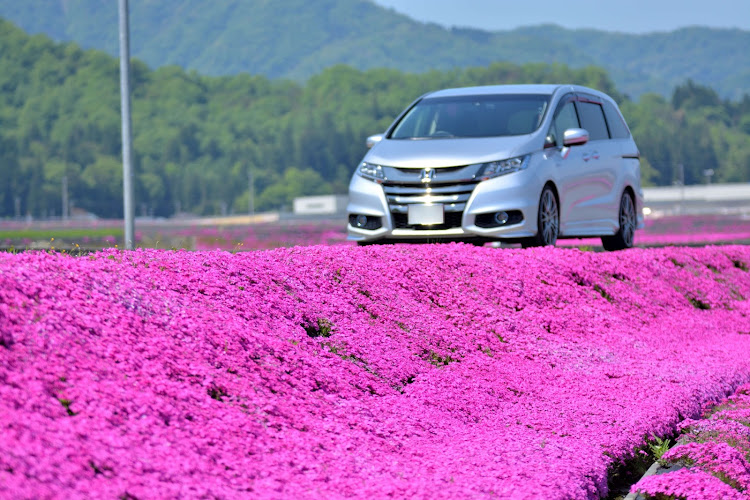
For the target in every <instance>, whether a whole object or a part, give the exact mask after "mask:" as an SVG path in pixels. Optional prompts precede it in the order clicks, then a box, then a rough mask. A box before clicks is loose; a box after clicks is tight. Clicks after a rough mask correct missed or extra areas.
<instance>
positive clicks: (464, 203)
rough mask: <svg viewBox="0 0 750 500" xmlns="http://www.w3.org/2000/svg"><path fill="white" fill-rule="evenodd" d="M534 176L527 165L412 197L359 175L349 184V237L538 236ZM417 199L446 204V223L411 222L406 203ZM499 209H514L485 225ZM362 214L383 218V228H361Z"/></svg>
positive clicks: (471, 238)
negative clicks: (496, 222) (502, 220)
mask: <svg viewBox="0 0 750 500" xmlns="http://www.w3.org/2000/svg"><path fill="white" fill-rule="evenodd" d="M534 180H535V179H534V178H533V174H532V173H531V172H530V171H529V169H527V170H522V171H520V172H515V173H512V174H508V175H504V176H500V177H496V178H494V179H489V180H486V181H478V182H471V183H464V184H463V185H461V186H460V189H459V187H456V189H455V190H454V191H455V192H456V194H450V193H448V194H446V193H445V192H446V191H451V189H450V187H451V186H450V185H447V184H435V185H434V188H435V189H434V191H436V193H435V194H434V195H429V194H428V195H421V196H413V197H409V196H399V195H398V194H393V191H394V189H395V187H394V186H389V184H388V183H387V182H386V183H385V184H378V183H376V182H373V181H371V180H368V179H365V178H363V177H361V176H359V175H356V174H355V175H354V176H353V177H352V180H351V183H350V185H349V205H348V206H347V212H348V213H349V214H350V222H349V224H348V239H349V240H353V241H358V242H376V241H385V242H390V241H405V242H406V241H436V240H440V241H493V240H508V241H513V240H518V239H522V238H527V237H530V236H534V235H535V234H536V229H537V223H536V219H537V210H538V197H539V193H537V192H536V189H535V187H534V186H536V184H537V183H536V182H534ZM414 187H417V186H414ZM441 188H443V189H442V190H441ZM540 189H541V188H540ZM387 191H388V192H387ZM415 203H422V204H442V205H443V209H444V211H445V221H444V223H443V224H440V225H424V226H420V225H413V224H409V223H408V219H407V216H406V213H407V210H406V208H405V207H408V205H409V204H415ZM498 212H507V213H511V214H512V217H510V219H509V221H508V223H506V224H504V225H496V226H494V227H487V226H493V223H492V222H491V221H492V218H493V215H494V214H496V213H498ZM358 215H363V216H365V217H367V218H368V220H372V219H373V218H379V223H380V224H379V226H380V227H378V228H377V229H366V228H364V227H357V224H356V222H355V220H356V216H358ZM352 216H354V217H352ZM519 219H520V220H519ZM487 221H490V222H489V223H488V222H487ZM477 224H479V225H477ZM371 225H372V224H371Z"/></svg>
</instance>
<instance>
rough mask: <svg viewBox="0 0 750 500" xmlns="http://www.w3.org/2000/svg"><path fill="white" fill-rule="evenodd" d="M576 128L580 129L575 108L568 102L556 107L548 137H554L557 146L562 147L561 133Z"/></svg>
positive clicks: (571, 102)
mask: <svg viewBox="0 0 750 500" xmlns="http://www.w3.org/2000/svg"><path fill="white" fill-rule="evenodd" d="M578 127H580V125H579V123H578V113H576V107H575V105H574V104H573V101H572V100H570V101H568V102H566V103H564V104H561V105H560V106H558V108H557V111H556V112H555V118H554V119H553V120H552V127H551V128H550V135H552V136H553V137H554V139H555V142H556V143H557V145H558V146H559V147H562V145H563V132H565V131H566V130H567V129H569V128H578Z"/></svg>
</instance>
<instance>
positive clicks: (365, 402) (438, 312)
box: [0, 244, 750, 499]
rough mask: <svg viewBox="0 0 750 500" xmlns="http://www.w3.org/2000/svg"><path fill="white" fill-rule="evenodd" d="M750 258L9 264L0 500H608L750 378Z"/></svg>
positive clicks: (3, 268) (3, 266)
mask: <svg viewBox="0 0 750 500" xmlns="http://www.w3.org/2000/svg"><path fill="white" fill-rule="evenodd" d="M749 270H750V248H749V247H744V246H724V247H707V248H665V249H647V250H644V249H634V250H630V251H626V252H620V253H611V254H598V253H592V252H581V251H578V250H575V249H553V248H545V249H530V250H520V249H494V248H476V247H472V246H467V245H458V244H456V245H424V246H382V247H346V246H338V247H323V246H319V247H295V248H290V249H276V250H271V251H264V252H254V253H239V254H230V253H227V252H186V251H158V250H138V251H134V252H125V251H116V250H107V251H103V252H97V253H93V254H91V255H85V256H81V257H78V258H74V257H70V256H65V255H55V254H48V253H25V254H18V255H10V254H3V255H0V497H13V498H15V497H22V498H39V497H90V496H96V497H121V498H122V497H125V498H128V497H132V498H156V497H158V498H163V497H182V498H192V497H207V496H209V497H218V498H237V497H240V498H373V497H375V498H384V497H385V498H549V499H554V498H597V497H600V496H606V494H607V492H608V478H609V477H610V475H611V474H610V473H611V472H612V471H613V470H615V468H616V467H617V466H618V464H620V463H622V462H624V461H626V460H629V459H631V458H632V457H634V456H635V455H636V454H637V453H639V451H640V450H642V449H644V448H645V447H646V448H647V443H648V441H649V440H650V439H651V438H652V436H654V437H660V436H666V435H671V434H673V433H674V432H675V430H676V428H677V425H678V423H679V422H681V421H682V420H684V419H685V418H686V417H694V416H697V415H698V414H699V413H700V411H701V409H702V408H703V407H705V405H710V404H712V403H713V402H716V401H719V400H720V399H721V398H723V397H724V396H725V395H726V394H728V393H730V392H731V391H733V390H734V389H735V388H736V387H737V386H739V385H740V384H743V383H747V382H750V356H748V352H750V317H749V315H750V302H749V301H748V300H747V299H748V298H750V272H749Z"/></svg>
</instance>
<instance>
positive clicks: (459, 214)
mask: <svg viewBox="0 0 750 500" xmlns="http://www.w3.org/2000/svg"><path fill="white" fill-rule="evenodd" d="M367 142H368V146H369V147H370V150H369V151H368V152H367V154H366V155H365V157H364V158H363V159H362V162H361V163H360V164H359V166H358V167H357V170H356V172H355V173H354V175H353V176H352V180H351V182H350V184H349V204H348V207H347V211H348V215H349V221H348V237H349V239H350V240H354V241H357V242H358V243H360V244H367V243H394V242H440V241H465V242H472V243H476V244H483V243H487V242H491V241H495V242H497V241H499V242H508V243H521V244H522V245H523V246H544V245H554V244H555V243H556V241H557V239H558V238H584V237H601V240H602V244H603V246H604V248H605V249H607V250H619V249H624V248H629V247H631V246H633V237H634V234H635V230H636V228H639V227H642V225H643V215H642V207H643V192H642V189H641V181H640V165H639V164H640V162H639V152H638V147H637V146H636V144H635V141H633V137H632V135H631V134H630V131H629V130H628V127H627V125H626V123H625V120H624V119H623V117H622V114H621V113H620V111H619V109H618V107H617V104H616V103H615V102H614V101H613V100H612V99H611V98H610V97H609V96H607V95H606V94H603V93H602V92H599V91H596V90H593V89H590V88H586V87H581V86H576V85H496V86H485V87H468V88H457V89H447V90H440V91H437V92H431V93H429V94H426V95H423V96H422V97H420V98H419V99H417V100H416V101H415V102H414V103H412V104H411V105H410V106H409V107H408V108H406V109H405V110H404V111H403V112H402V113H401V115H399V116H398V118H396V120H395V121H394V122H393V124H392V125H391V126H390V127H388V129H387V130H386V131H385V133H383V134H379V135H374V136H372V137H370V138H368V141H367Z"/></svg>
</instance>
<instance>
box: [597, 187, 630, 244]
mask: <svg viewBox="0 0 750 500" xmlns="http://www.w3.org/2000/svg"><path fill="white" fill-rule="evenodd" d="M618 221H619V223H620V228H619V229H618V230H617V232H616V233H615V234H614V235H613V236H602V246H603V247H604V249H605V250H608V251H613V250H625V249H626V248H631V247H632V246H633V241H634V239H635V226H636V225H637V223H638V222H637V218H636V215H635V203H633V197H632V196H630V193H628V192H625V193H623V194H622V198H621V199H620V211H619V212H618Z"/></svg>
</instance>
